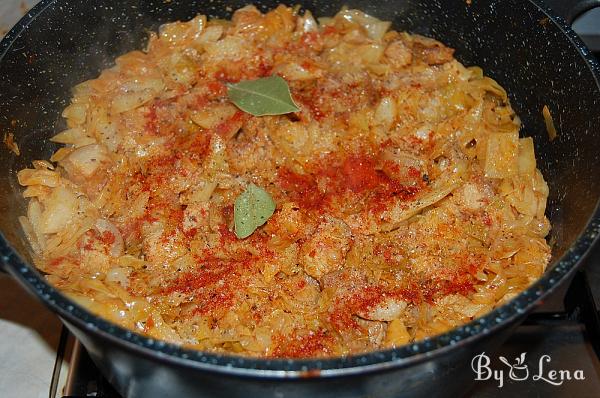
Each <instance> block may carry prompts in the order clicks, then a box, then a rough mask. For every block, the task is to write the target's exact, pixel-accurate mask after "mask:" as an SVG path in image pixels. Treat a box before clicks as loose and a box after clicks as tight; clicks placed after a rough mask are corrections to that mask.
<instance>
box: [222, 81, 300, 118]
mask: <svg viewBox="0 0 600 398" xmlns="http://www.w3.org/2000/svg"><path fill="white" fill-rule="evenodd" d="M227 96H228V97H229V99H230V100H231V102H233V103H234V104H235V106H237V107H238V108H240V109H241V110H242V111H244V112H246V113H249V114H251V115H254V116H265V115H284V114H286V113H291V112H298V111H299V110H300V108H298V106H297V105H296V104H295V103H294V100H293V99H292V95H291V93H290V88H289V86H288V84H287V82H286V81H285V80H284V79H283V78H281V77H280V76H276V75H273V76H269V77H263V78H260V79H256V80H242V81H241V82H239V83H231V84H227Z"/></svg>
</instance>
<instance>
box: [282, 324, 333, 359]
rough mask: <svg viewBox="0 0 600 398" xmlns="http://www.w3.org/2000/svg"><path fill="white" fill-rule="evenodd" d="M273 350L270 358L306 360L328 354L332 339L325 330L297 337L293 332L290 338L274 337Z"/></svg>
mask: <svg viewBox="0 0 600 398" xmlns="http://www.w3.org/2000/svg"><path fill="white" fill-rule="evenodd" d="M273 340H274V342H275V343H276V344H275V349H274V350H273V353H272V356H274V357H284V358H307V357H311V356H316V355H317V354H330V353H331V352H332V350H331V348H330V347H331V344H332V342H333V339H332V338H331V336H330V335H328V334H327V331H326V330H323V329H319V330H317V331H310V332H308V333H307V334H304V335H298V334H297V333H296V332H295V331H294V332H293V333H292V334H291V335H290V336H282V335H276V336H274V338H273Z"/></svg>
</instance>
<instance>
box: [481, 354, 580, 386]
mask: <svg viewBox="0 0 600 398" xmlns="http://www.w3.org/2000/svg"><path fill="white" fill-rule="evenodd" d="M526 356H527V353H526V352H523V353H521V355H520V356H518V357H516V358H515V360H514V363H512V364H511V363H510V362H509V361H508V359H506V358H505V357H503V356H499V357H498V359H499V360H500V362H502V363H503V364H504V365H505V366H506V368H504V369H492V367H491V366H490V364H491V362H492V361H491V360H490V357H488V356H487V355H486V354H485V352H482V353H481V354H478V355H475V357H473V360H472V361H471V368H472V369H473V372H475V380H477V381H483V380H491V379H493V380H496V381H497V382H498V388H502V387H504V382H505V380H506V378H507V377H508V379H510V380H513V381H525V380H530V379H531V380H533V381H542V382H544V383H548V384H552V385H554V386H560V385H562V384H563V383H564V382H565V381H571V380H585V376H584V374H583V370H580V369H577V370H568V369H560V370H556V369H551V365H550V362H551V361H552V358H550V355H542V356H541V357H540V358H539V360H538V361H537V369H534V368H533V367H532V368H531V372H530V369H529V366H528V365H527V363H526ZM507 371H508V372H507Z"/></svg>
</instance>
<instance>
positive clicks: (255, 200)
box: [233, 184, 275, 239]
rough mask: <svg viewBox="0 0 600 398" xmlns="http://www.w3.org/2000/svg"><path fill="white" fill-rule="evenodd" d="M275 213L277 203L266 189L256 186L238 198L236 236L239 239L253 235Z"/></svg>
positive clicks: (234, 208) (235, 209)
mask: <svg viewBox="0 0 600 398" xmlns="http://www.w3.org/2000/svg"><path fill="white" fill-rule="evenodd" d="M274 212H275V202H274V201H273V198H271V195H269V193H268V192H267V191H265V190H264V189H262V188H260V187H257V186H256V185H254V184H250V185H248V188H246V190H245V191H244V192H243V193H242V194H241V195H240V196H238V197H237V199H236V200H235V205H234V207H233V219H234V223H235V235H236V236H237V237H238V238H239V239H244V238H247V237H248V236H250V235H252V233H253V232H254V231H255V230H256V228H258V227H260V226H261V225H263V224H264V223H266V222H267V220H268V219H269V218H270V217H271V216H272V215H273V213H274Z"/></svg>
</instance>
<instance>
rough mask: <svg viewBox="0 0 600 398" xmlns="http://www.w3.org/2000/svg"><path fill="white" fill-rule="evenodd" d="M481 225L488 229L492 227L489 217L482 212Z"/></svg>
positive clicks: (486, 213)
mask: <svg viewBox="0 0 600 398" xmlns="http://www.w3.org/2000/svg"><path fill="white" fill-rule="evenodd" d="M482 220H483V223H484V224H485V225H487V226H488V227H491V226H492V218H491V217H490V215H489V213H488V212H484V213H483V216H482Z"/></svg>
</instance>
